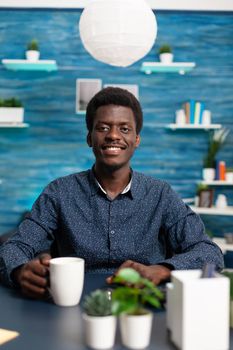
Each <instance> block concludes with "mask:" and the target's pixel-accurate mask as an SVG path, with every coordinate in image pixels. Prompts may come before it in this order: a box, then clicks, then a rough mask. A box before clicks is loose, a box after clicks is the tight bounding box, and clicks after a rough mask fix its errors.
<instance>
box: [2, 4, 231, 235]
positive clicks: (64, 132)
mask: <svg viewBox="0 0 233 350" xmlns="http://www.w3.org/2000/svg"><path fill="white" fill-rule="evenodd" d="M80 13H81V12H80V11H64V10H61V11H54V10H47V11H42V10H40V11H38V10H34V11H31V10H1V11H0V48H1V50H0V59H2V58H12V59H13V58H15V59H16V58H24V50H25V46H26V43H27V42H28V41H30V40H31V39H32V38H37V39H38V41H39V43H40V49H41V59H56V60H57V63H58V66H59V70H58V72H53V73H46V72H22V71H21V72H20V71H18V72H12V71H7V70H5V69H4V68H3V66H0V96H1V97H11V96H17V97H19V98H20V99H21V100H22V102H23V104H24V107H25V122H28V123H29V124H30V128H28V129H22V130H20V129H8V130H6V129H0V179H1V184H0V235H1V234H3V233H4V232H6V231H8V230H10V229H12V228H13V227H14V226H15V225H16V224H17V222H18V220H19V218H20V216H21V214H22V212H23V211H25V210H28V209H30V207H31V205H32V203H33V201H34V200H35V199H36V197H37V196H38V194H39V193H40V191H41V190H42V189H43V187H44V186H45V185H46V184H47V183H48V182H49V181H50V180H52V179H54V178H56V177H59V176H63V175H66V174H69V173H71V172H76V171H80V170H83V169H87V168H89V167H90V166H91V165H92V162H93V156H92V153H91V150H90V149H89V148H88V147H87V146H86V140H85V138H86V130H85V122H84V115H77V114H75V84H76V79H77V78H99V79H102V81H103V83H104V84H108V83H119V84H122V83H125V84H138V85H139V93H140V101H141V104H142V107H143V111H144V119H145V121H144V130H143V132H142V143H141V147H140V148H139V149H138V151H137V153H136V154H135V157H134V160H133V166H134V168H135V169H137V170H139V171H143V172H145V173H147V174H150V175H152V176H153V177H158V178H161V179H165V180H167V181H168V182H169V183H170V184H171V185H172V186H173V188H174V189H175V190H177V191H178V192H179V194H180V195H181V196H182V197H193V196H194V193H195V188H196V181H197V180H199V179H200V178H201V169H202V159H203V156H204V154H205V152H206V149H207V140H208V133H207V132H203V131H199V132H193V131H191V132H172V131H167V130H166V129H165V128H164V125H165V124H167V123H170V122H173V121H174V112H175V110H176V109H179V108H180V107H181V104H182V103H183V102H184V101H185V100H187V99H190V98H193V99H197V100H202V101H204V102H205V104H206V107H207V108H208V109H210V110H211V111H212V116H213V122H215V123H222V124H224V125H225V126H226V127H228V128H230V129H231V130H232V129H233V118H232V117H233V115H232V109H233V102H232V91H233V63H232V62H233V61H232V56H233V14H232V13H231V14H229V13H228V14H224V13H190V12H187V13H185V12H183V13H182V12H177V13H176V12H159V13H158V14H157V20H158V38H157V40H156V43H155V46H154V48H153V49H152V50H151V52H150V53H149V54H148V55H147V56H146V57H145V58H144V60H146V61H154V60H157V59H158V58H157V50H158V47H159V46H160V45H161V44H163V43H169V44H170V45H171V46H172V47H173V52H174V55H175V60H176V61H195V62H196V64H197V67H196V69H194V70H193V71H192V72H191V73H189V74H187V75H184V76H181V75H178V74H169V73H164V74H154V75H150V76H147V75H144V74H143V73H140V65H141V62H142V60H141V61H139V62H137V63H135V64H134V65H132V66H131V67H128V68H115V67H110V66H107V65H104V64H102V63H99V62H97V61H95V60H94V59H92V58H91V57H90V56H89V55H88V54H87V53H86V51H85V50H84V48H83V46H82V44H81V42H80V38H79V33H78V21H79V17H80ZM232 145H233V132H232V131H231V134H230V136H229V137H228V142H227V144H226V145H225V147H224V149H223V150H222V151H221V153H220V154H219V156H220V158H221V159H224V160H226V162H227V165H228V166H233V153H232ZM221 191H222V190H221ZM224 192H225V193H226V194H227V195H228V199H229V201H232V199H233V188H232V189H231V190H229V189H228V190H227V189H226V191H225V189H224ZM203 220H204V221H205V223H206V226H207V228H210V229H212V230H213V232H214V233H215V234H216V235H221V234H223V233H224V232H227V231H232V230H233V225H232V218H227V217H223V218H220V217H212V216H211V217H207V216H204V217H203Z"/></svg>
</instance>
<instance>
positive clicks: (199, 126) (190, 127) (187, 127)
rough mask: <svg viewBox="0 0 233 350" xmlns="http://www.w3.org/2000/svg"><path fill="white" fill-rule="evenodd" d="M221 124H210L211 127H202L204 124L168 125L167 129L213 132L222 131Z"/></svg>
mask: <svg viewBox="0 0 233 350" xmlns="http://www.w3.org/2000/svg"><path fill="white" fill-rule="evenodd" d="M221 127H222V125H221V124H209V125H202V124H184V125H179V124H175V123H174V124H168V125H166V128H167V129H170V130H212V129H221Z"/></svg>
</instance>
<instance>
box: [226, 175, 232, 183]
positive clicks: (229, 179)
mask: <svg viewBox="0 0 233 350" xmlns="http://www.w3.org/2000/svg"><path fill="white" fill-rule="evenodd" d="M226 181H227V182H232V183H233V172H228V173H226Z"/></svg>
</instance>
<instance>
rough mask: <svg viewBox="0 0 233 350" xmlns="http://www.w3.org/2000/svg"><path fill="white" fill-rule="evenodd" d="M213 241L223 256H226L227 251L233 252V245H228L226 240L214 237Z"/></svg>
mask: <svg viewBox="0 0 233 350" xmlns="http://www.w3.org/2000/svg"><path fill="white" fill-rule="evenodd" d="M212 241H213V242H214V243H215V244H217V245H218V246H219V248H220V249H221V251H222V252H223V254H225V253H226V251H233V244H229V243H226V240H225V238H218V237H214V238H213V239H212Z"/></svg>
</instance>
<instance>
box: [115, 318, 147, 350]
mask: <svg viewBox="0 0 233 350" xmlns="http://www.w3.org/2000/svg"><path fill="white" fill-rule="evenodd" d="M152 322H153V315H152V313H151V312H148V313H146V314H145V315H125V314H124V315H121V316H120V331H121V339H122V343H123V345H124V346H126V347H127V348H129V349H144V348H146V347H147V346H148V345H149V344H150V336H151V328H152Z"/></svg>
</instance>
